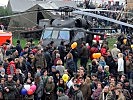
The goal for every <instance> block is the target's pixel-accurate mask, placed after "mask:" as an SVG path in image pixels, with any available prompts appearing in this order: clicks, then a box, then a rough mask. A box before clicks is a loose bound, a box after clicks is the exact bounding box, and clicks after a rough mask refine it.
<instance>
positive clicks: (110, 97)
mask: <svg viewBox="0 0 133 100" xmlns="http://www.w3.org/2000/svg"><path fill="white" fill-rule="evenodd" d="M104 95H105V93H104V92H101V94H100V96H99V100H114V98H113V94H112V92H111V91H109V92H108V93H107V95H106V96H104Z"/></svg>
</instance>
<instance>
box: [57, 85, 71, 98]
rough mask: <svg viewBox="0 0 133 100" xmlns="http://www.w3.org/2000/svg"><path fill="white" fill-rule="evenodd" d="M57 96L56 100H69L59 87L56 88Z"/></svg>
mask: <svg viewBox="0 0 133 100" xmlns="http://www.w3.org/2000/svg"><path fill="white" fill-rule="evenodd" d="M57 95H58V99H57V100H69V98H68V96H67V95H65V94H64V89H63V88H61V87H58V88H57Z"/></svg>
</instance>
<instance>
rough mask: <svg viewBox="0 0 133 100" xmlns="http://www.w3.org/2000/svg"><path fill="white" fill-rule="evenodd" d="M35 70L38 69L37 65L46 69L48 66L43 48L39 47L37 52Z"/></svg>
mask: <svg viewBox="0 0 133 100" xmlns="http://www.w3.org/2000/svg"><path fill="white" fill-rule="evenodd" d="M33 66H34V71H36V68H37V66H41V69H42V70H43V69H45V68H46V67H47V63H46V59H45V56H44V55H43V54H42V50H41V49H38V50H37V53H36V54H35V58H34V61H33Z"/></svg>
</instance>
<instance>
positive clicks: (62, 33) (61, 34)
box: [41, 29, 70, 40]
mask: <svg viewBox="0 0 133 100" xmlns="http://www.w3.org/2000/svg"><path fill="white" fill-rule="evenodd" d="M41 39H63V40H69V39H70V31H69V30H57V29H51V30H45V31H44V32H43V34H42V37H41Z"/></svg>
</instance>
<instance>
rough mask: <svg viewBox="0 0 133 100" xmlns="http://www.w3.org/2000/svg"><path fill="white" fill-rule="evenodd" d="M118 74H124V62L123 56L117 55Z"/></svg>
mask: <svg viewBox="0 0 133 100" xmlns="http://www.w3.org/2000/svg"><path fill="white" fill-rule="evenodd" d="M117 71H118V74H119V75H121V74H124V60H123V54H122V53H119V54H118V69H117Z"/></svg>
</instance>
